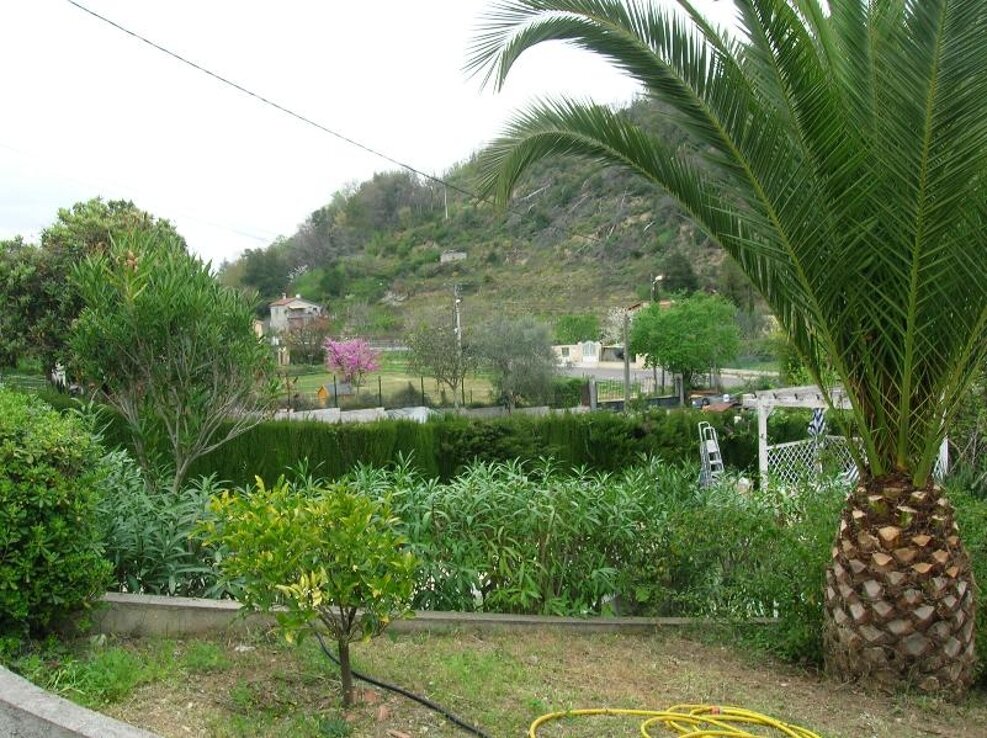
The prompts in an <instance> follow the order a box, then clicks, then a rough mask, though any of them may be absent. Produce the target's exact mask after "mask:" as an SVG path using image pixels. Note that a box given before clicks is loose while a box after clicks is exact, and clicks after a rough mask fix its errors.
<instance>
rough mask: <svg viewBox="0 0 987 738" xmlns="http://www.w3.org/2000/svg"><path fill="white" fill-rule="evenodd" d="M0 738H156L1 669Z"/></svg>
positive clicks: (152, 734) (151, 734) (154, 734)
mask: <svg viewBox="0 0 987 738" xmlns="http://www.w3.org/2000/svg"><path fill="white" fill-rule="evenodd" d="M0 736H9V737H10V738H158V737H157V734H156V733H149V732H147V731H146V730H141V729H140V728H135V727H134V726H133V725H128V724H127V723H122V722H120V721H119V720H114V719H113V718H109V717H106V716H105V715H101V714H100V713H98V712H93V711H92V710H87V709H86V708H85V707H80V706H79V705H76V704H74V703H72V702H69V701H68V700H66V699H63V698H61V697H58V696H56V695H53V694H51V693H50V692H46V691H45V690H43V689H41V688H40V687H36V686H35V685H33V684H31V683H30V682H29V681H27V680H26V679H22V678H21V677H19V676H17V675H16V674H14V673H12V672H10V671H7V670H6V669H4V668H3V667H2V666H0Z"/></svg>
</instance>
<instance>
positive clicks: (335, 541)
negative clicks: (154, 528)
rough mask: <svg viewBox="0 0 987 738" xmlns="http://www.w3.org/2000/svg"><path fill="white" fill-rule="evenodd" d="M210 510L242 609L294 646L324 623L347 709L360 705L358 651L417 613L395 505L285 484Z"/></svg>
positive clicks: (226, 499) (213, 537) (213, 538)
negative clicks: (353, 660) (352, 647)
mask: <svg viewBox="0 0 987 738" xmlns="http://www.w3.org/2000/svg"><path fill="white" fill-rule="evenodd" d="M210 510H211V512H212V514H213V516H212V518H210V519H209V520H207V521H206V522H204V523H203V526H202V527H203V532H204V537H205V540H206V542H207V543H208V544H209V545H212V546H215V547H217V548H220V549H225V550H226V553H225V555H224V556H223V557H222V559H221V561H220V569H221V570H222V572H223V575H224V576H225V577H226V578H227V579H229V580H234V581H237V583H238V584H239V585H240V587H241V593H240V596H239V600H240V602H241V603H242V604H243V605H244V606H245V607H247V608H249V609H251V610H261V611H270V612H273V613H274V615H275V617H276V618H277V620H278V624H279V625H280V626H281V628H282V631H283V632H284V635H285V637H286V638H287V639H288V641H289V642H292V641H294V640H295V639H296V638H299V637H300V636H302V635H303V634H304V633H305V632H306V631H307V630H308V629H310V628H311V627H313V626H314V625H315V624H316V622H317V621H318V622H321V623H322V624H323V625H324V626H325V627H326V629H327V630H328V631H329V634H330V635H331V636H332V637H333V638H335V640H336V643H337V645H338V647H339V661H340V671H341V675H342V688H343V704H344V705H347V706H348V705H351V704H353V672H352V667H351V666H350V655H349V644H350V643H352V642H354V641H357V640H369V639H370V638H372V637H374V636H376V635H379V634H380V633H381V632H383V630H384V628H386V627H387V625H388V623H389V622H390V621H391V619H393V618H394V617H404V616H406V615H408V614H409V611H410V610H409V607H410V603H411V595H412V590H413V587H414V581H415V570H416V566H417V564H416V562H415V558H414V556H413V555H412V554H411V552H410V551H409V550H408V549H407V548H406V541H405V539H404V538H403V537H402V536H401V535H400V533H399V532H398V530H397V527H396V526H397V522H398V521H397V518H395V517H393V516H392V515H391V511H390V509H389V507H388V506H387V504H386V503H384V502H380V501H376V500H372V499H370V498H368V497H365V496H362V495H360V494H357V493H354V492H351V491H349V490H348V489H347V488H346V487H345V486H342V485H333V486H328V487H318V486H311V485H306V487H305V488H296V487H295V486H294V485H293V484H291V483H290V482H288V481H286V480H285V479H284V478H283V477H282V478H281V479H279V480H278V481H277V482H276V483H275V484H274V486H272V487H271V488H270V489H268V488H267V487H265V485H264V482H263V481H262V480H261V479H259V478H258V479H257V483H256V486H255V487H254V488H253V489H250V490H237V491H234V492H230V491H228V490H227V491H224V492H223V493H222V494H221V495H220V496H218V497H215V498H213V500H212V502H211V504H210ZM275 608H277V609H275Z"/></svg>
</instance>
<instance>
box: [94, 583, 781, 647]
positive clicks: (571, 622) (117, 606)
mask: <svg viewBox="0 0 987 738" xmlns="http://www.w3.org/2000/svg"><path fill="white" fill-rule="evenodd" d="M103 603H104V605H105V606H104V607H102V608H98V609H97V610H96V612H95V613H94V614H93V624H94V630H95V631H96V632H97V633H106V634H108V635H119V636H135V637H136V636H166V637H181V636H196V635H206V634H209V633H220V632H229V631H234V632H236V631H244V630H246V631H250V630H266V629H268V628H271V627H273V626H274V618H273V617H272V616H270V615H264V614H260V613H246V612H241V608H240V605H239V603H237V602H233V601H232V600H205V599H196V598H193V597H161V596H156V595H131V594H117V593H113V592H111V593H108V594H106V595H105V596H104V597H103ZM710 622H714V621H706V620H702V619H698V618H634V617H613V618H605V617H592V618H564V617H550V616H542V615H501V614H497V613H472V612H465V613H464V612H419V613H416V614H415V617H413V618H409V619H407V620H395V621H394V622H392V623H391V624H390V625H389V626H388V629H389V630H390V631H392V632H395V633H415V632H421V631H429V632H444V631H451V630H483V631H490V630H501V631H503V630H526V629H530V628H562V629H565V630H572V631H578V632H581V633H637V634H648V633H654V632H655V631H657V630H659V629H662V628H681V627H687V626H697V625H703V624H704V623H710ZM750 622H756V623H762V624H770V623H773V622H775V621H774V620H773V619H771V618H754V619H752V620H751V621H750Z"/></svg>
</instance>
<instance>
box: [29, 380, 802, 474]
mask: <svg viewBox="0 0 987 738" xmlns="http://www.w3.org/2000/svg"><path fill="white" fill-rule="evenodd" d="M44 399H45V400H46V401H48V402H49V403H51V404H52V405H53V406H55V407H57V408H59V409H65V408H68V407H73V406H78V403H77V402H76V401H75V400H72V399H70V398H68V397H67V396H65V395H58V394H55V393H52V394H51V396H47V395H46V396H45V398H44ZM735 415H739V417H740V418H741V420H740V422H739V423H736V422H735V421H734V418H735ZM808 419H809V414H808V413H807V412H799V411H789V412H784V411H776V412H775V413H774V414H773V415H772V417H771V424H770V427H769V428H770V434H771V438H772V441H773V442H781V441H789V440H794V439H798V438H805V437H806V430H805V429H806V425H807V423H808ZM703 420H705V421H709V422H710V423H712V424H713V426H714V427H715V428H716V429H717V432H718V434H719V438H720V447H721V450H722V452H723V459H724V462H725V463H726V465H727V467H728V468H732V469H735V470H738V471H745V472H747V473H755V472H756V469H757V419H756V417H755V416H754V414H753V413H746V412H745V413H737V414H735V413H722V414H721V413H705V412H701V411H698V410H689V409H687V410H679V409H675V410H664V409H653V410H649V411H646V412H643V413H629V414H621V413H612V412H606V411H599V412H593V413H581V414H573V413H555V414H552V415H548V416H544V417H531V416H526V415H514V416H511V417H505V418H497V419H486V420H480V419H470V418H464V417H460V416H455V415H451V414H450V415H443V416H438V417H435V418H433V419H432V420H430V421H429V422H427V423H421V424H420V423H414V422H411V421H407V420H384V421H378V422H374V423H342V424H338V425H336V424H329V423H320V422H317V421H295V420H290V421H288V420H285V421H271V422H266V423H262V424H260V425H258V426H257V427H255V428H253V429H252V430H250V431H248V432H247V433H245V434H243V435H241V436H239V437H238V438H235V439H234V440H232V441H230V442H228V443H226V444H225V445H223V446H221V447H220V448H219V449H217V450H216V451H213V452H212V453H211V454H209V455H208V456H205V457H203V458H201V459H199V460H198V461H196V462H195V464H193V466H192V469H191V477H192V478H194V477H195V476H199V475H210V474H215V475H217V477H218V478H219V479H223V480H227V481H230V482H232V483H234V484H236V485H243V484H251V483H253V481H254V477H255V476H259V477H261V478H262V479H264V480H265V481H267V482H272V481H274V480H275V479H277V477H278V476H280V475H281V474H283V473H285V472H286V471H287V470H288V469H290V468H298V467H299V466H301V465H302V464H304V463H306V462H307V464H308V468H309V470H310V471H311V472H312V473H314V474H317V475H319V476H322V477H326V478H329V479H338V478H339V477H341V476H342V475H344V474H346V473H347V472H348V471H349V470H350V469H353V468H354V467H355V466H357V465H358V464H361V463H362V464H369V465H371V466H386V465H387V464H389V463H391V462H393V461H396V460H397V459H398V458H399V456H405V457H407V456H409V455H410V456H412V458H413V466H414V467H415V468H416V470H417V471H418V472H419V473H421V474H423V475H425V476H429V477H438V478H440V479H443V480H449V479H451V478H452V477H453V476H455V475H456V474H457V473H458V472H460V471H461V470H462V469H463V468H464V467H465V466H466V465H467V464H469V463H470V462H471V461H473V460H474V459H479V460H481V461H487V462H493V461H509V460H513V459H522V460H534V459H538V458H542V457H550V458H553V459H555V460H557V461H558V462H559V463H560V464H561V465H562V466H563V467H566V468H571V467H585V468H587V469H589V470H592V471H620V470H623V469H626V468H628V467H630V466H635V465H637V464H638V463H639V462H640V459H641V458H642V457H643V456H657V457H659V458H661V459H663V460H665V461H666V462H671V463H680V462H684V463H687V464H689V465H695V466H697V467H698V464H699V445H698V439H699V437H698V430H697V425H698V423H699V422H700V421H703ZM103 425H104V431H103V438H104V442H105V444H106V445H107V446H108V447H115V446H124V447H126V446H127V439H128V434H127V430H126V428H125V427H124V425H123V423H122V422H121V421H120V419H119V418H118V417H115V416H113V415H112V414H111V413H109V412H107V413H105V417H104V420H103Z"/></svg>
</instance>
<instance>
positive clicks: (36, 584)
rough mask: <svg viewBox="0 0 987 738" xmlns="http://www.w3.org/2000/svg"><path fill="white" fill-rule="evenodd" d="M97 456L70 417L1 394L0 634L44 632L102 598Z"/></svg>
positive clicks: (30, 400) (1, 391)
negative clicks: (97, 518)
mask: <svg viewBox="0 0 987 738" xmlns="http://www.w3.org/2000/svg"><path fill="white" fill-rule="evenodd" d="M102 453H103V452H102V449H101V448H100V446H99V444H98V443H97V441H96V439H95V438H94V436H93V435H92V433H90V432H89V430H88V429H87V428H86V427H85V425H84V424H83V423H82V421H81V420H79V418H77V417H76V416H73V415H61V414H59V413H58V412H56V411H55V410H53V409H52V408H51V407H49V406H48V405H45V404H44V403H42V402H41V401H40V400H38V399H36V398H34V397H31V396H30V395H23V394H19V393H16V392H11V391H9V390H6V389H4V388H3V387H2V386H0V632H4V631H15V630H19V631H23V630H30V631H40V630H44V629H46V628H47V627H49V626H51V625H52V624H53V623H54V622H55V621H56V620H59V619H61V618H62V617H63V616H66V615H68V614H69V613H71V612H72V611H73V610H76V609H78V608H80V607H83V606H85V605H86V604H87V603H88V602H89V601H90V600H92V599H93V598H94V597H96V596H97V595H98V594H100V593H101V592H102V591H103V589H104V584H105V582H106V577H107V573H108V569H109V566H108V564H107V563H106V562H105V561H104V560H103V559H102V543H101V541H100V536H99V534H98V529H97V526H96V516H95V508H96V505H97V503H98V489H99V483H100V478H101V475H102V470H101V467H100V458H101V457H102Z"/></svg>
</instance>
